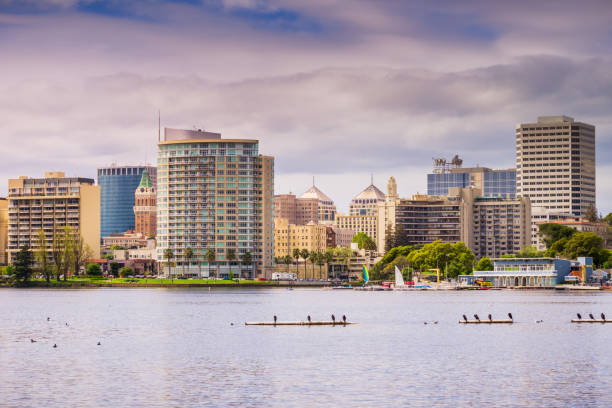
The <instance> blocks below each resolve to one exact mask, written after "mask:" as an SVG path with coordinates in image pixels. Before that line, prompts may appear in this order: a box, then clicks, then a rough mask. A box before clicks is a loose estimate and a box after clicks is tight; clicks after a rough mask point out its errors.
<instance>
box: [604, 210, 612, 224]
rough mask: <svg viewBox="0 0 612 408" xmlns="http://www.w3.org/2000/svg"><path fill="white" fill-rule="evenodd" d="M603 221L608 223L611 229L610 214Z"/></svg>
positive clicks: (611, 214)
mask: <svg viewBox="0 0 612 408" xmlns="http://www.w3.org/2000/svg"><path fill="white" fill-rule="evenodd" d="M603 220H604V221H605V222H607V223H608V225H609V226H611V227H612V212H611V213H609V214H608V215H606V216H605V217H604V218H603Z"/></svg>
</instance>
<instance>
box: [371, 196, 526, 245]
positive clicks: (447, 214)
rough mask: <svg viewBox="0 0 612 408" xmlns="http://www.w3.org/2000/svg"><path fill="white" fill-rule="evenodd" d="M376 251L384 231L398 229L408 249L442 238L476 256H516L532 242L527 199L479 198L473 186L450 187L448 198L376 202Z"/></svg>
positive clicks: (382, 239) (427, 197)
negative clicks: (400, 229)
mask: <svg viewBox="0 0 612 408" xmlns="http://www.w3.org/2000/svg"><path fill="white" fill-rule="evenodd" d="M378 209H379V224H378V230H379V234H378V239H377V244H378V247H379V248H384V247H385V240H386V230H387V229H390V230H391V231H394V230H395V229H396V227H397V226H398V225H401V227H402V229H403V230H404V234H405V236H406V237H407V238H408V242H407V243H408V244H410V245H423V244H427V243H431V242H434V241H436V240H441V241H443V242H449V243H455V242H459V241H461V242H463V243H465V244H466V245H467V246H468V247H469V248H470V249H472V251H473V252H474V254H475V255H476V256H477V257H483V256H490V257H496V256H501V255H504V254H513V253H516V252H518V251H519V250H520V249H521V248H523V247H524V246H527V245H528V244H529V242H530V238H531V229H530V228H531V206H530V203H529V199H528V198H499V197H485V196H482V194H481V191H480V190H479V189H475V188H456V187H453V188H450V190H449V194H448V195H446V196H431V195H418V194H417V195H413V196H412V198H411V199H402V198H396V199H395V200H386V201H385V202H383V203H380V204H379V207H378Z"/></svg>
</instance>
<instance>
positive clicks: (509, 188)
mask: <svg viewBox="0 0 612 408" xmlns="http://www.w3.org/2000/svg"><path fill="white" fill-rule="evenodd" d="M462 164H463V160H461V159H459V157H458V156H455V157H454V158H453V159H452V160H451V161H450V162H447V161H446V159H444V158H437V159H434V169H433V172H432V173H430V174H428V175H427V194H428V195H439V196H442V195H447V194H448V191H449V189H450V188H453V187H458V188H468V187H472V188H477V189H479V190H480V191H482V192H483V195H484V196H485V197H504V198H514V197H516V169H504V170H492V169H490V168H487V167H461V165H462Z"/></svg>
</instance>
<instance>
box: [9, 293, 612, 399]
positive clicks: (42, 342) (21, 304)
mask: <svg viewBox="0 0 612 408" xmlns="http://www.w3.org/2000/svg"><path fill="white" fill-rule="evenodd" d="M0 310H1V311H2V317H1V318H0V406H2V407H13V406H15V407H53V406H63V407H66V406H80V407H84V406H88V407H93V406H95V407H126V406H149V407H197V406H219V407H221V406H223V407H227V406H240V407H268V406H276V407H313V406H363V407H372V406H377V407H396V406H417V407H418V406H423V407H431V406H451V407H468V406H469V407H477V406H487V407H493V406H495V407H516V406H531V407H610V406H612V351H611V346H612V324H607V325H602V324H584V325H578V324H571V323H570V322H569V321H570V319H571V318H572V317H573V316H574V315H575V313H576V312H580V313H582V314H583V316H584V315H586V314H588V313H589V312H592V313H594V314H596V315H597V316H599V314H600V313H601V312H605V313H606V314H607V315H609V316H612V294H610V293H603V292H598V293H566V292H555V291H510V290H507V291H506V290H505V291H469V292H466V291H450V292H446V291H439V292H393V293H390V292H354V291H333V290H322V289H301V290H300V289H296V290H286V289H234V290H231V289H222V290H212V291H208V290H207V289H87V290H13V289H5V290H0ZM507 312H512V314H513V315H514V318H515V321H516V322H517V323H516V324H514V325H460V324H458V323H457V321H458V320H459V318H460V316H461V315H462V314H463V313H465V314H468V316H471V315H472V314H474V313H478V314H479V315H480V317H481V318H483V317H484V316H486V315H487V314H488V313H492V314H493V317H494V318H495V317H499V318H503V317H505V316H506V313H507ZM331 313H334V314H335V315H336V316H341V315H342V314H346V315H347V316H348V318H349V320H351V321H355V322H358V323H359V324H358V325H353V326H347V327H253V326H248V327H246V326H244V322H245V321H262V320H272V316H273V315H274V314H276V315H278V317H279V320H304V319H305V317H306V315H308V314H310V315H311V316H312V318H313V320H319V319H321V320H328V319H329V316H330V314H331ZM47 317H50V319H51V320H50V321H47ZM540 319H541V320H543V322H542V323H535V321H536V320H540ZM434 320H437V321H438V324H432V323H430V324H424V322H425V321H427V322H432V321H434ZM66 323H68V326H67V325H66ZM231 323H234V325H233V326H232V325H231ZM31 338H32V339H35V340H36V343H31V342H30V339H31ZM98 341H99V342H100V343H101V345H100V346H97V345H96V344H97V342H98ZM53 344H57V346H58V347H57V348H53V347H52V346H53Z"/></svg>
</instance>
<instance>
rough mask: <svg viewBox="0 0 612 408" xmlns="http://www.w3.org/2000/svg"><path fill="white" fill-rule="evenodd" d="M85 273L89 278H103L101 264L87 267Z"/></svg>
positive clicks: (91, 264) (92, 264)
mask: <svg viewBox="0 0 612 408" xmlns="http://www.w3.org/2000/svg"><path fill="white" fill-rule="evenodd" d="M85 273H86V274H87V276H102V268H100V264H97V263H90V264H88V265H87V268H86V269H85Z"/></svg>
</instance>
